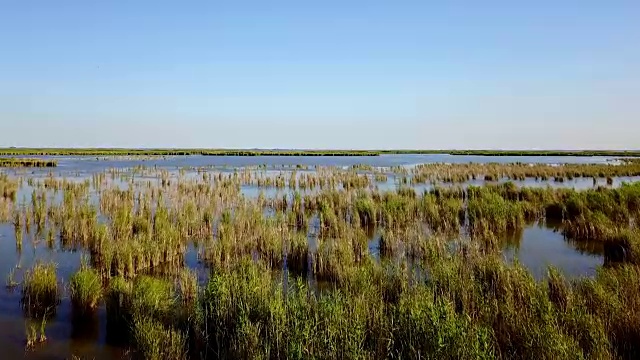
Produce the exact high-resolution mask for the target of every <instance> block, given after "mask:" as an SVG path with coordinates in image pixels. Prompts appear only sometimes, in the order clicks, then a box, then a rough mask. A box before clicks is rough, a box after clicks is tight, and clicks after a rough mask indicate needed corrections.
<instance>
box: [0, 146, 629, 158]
mask: <svg viewBox="0 0 640 360" xmlns="http://www.w3.org/2000/svg"><path fill="white" fill-rule="evenodd" d="M392 154H396V155H403V154H406V155H410V154H417V155H430V154H433V155H436V154H448V155H466V156H614V157H640V150H270V149H264V150H263V149H177V148H176V149H171V148H165V149H126V148H0V155H4V156H23V155H30V156H38V155H40V156H47V155H49V156H56V155H57V156H65V155H66V156H137V155H140V156H179V155H183V156H185V155H205V156H379V155H392Z"/></svg>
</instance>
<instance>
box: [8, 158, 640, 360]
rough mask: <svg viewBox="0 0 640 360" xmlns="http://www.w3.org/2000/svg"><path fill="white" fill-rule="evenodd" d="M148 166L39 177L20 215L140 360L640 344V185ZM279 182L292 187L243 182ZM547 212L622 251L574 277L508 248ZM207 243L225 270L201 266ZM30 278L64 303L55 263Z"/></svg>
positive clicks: (88, 307) (570, 232)
mask: <svg viewBox="0 0 640 360" xmlns="http://www.w3.org/2000/svg"><path fill="white" fill-rule="evenodd" d="M607 166H609V165H607ZM619 166H622V165H619ZM469 168H470V169H471V167H469ZM130 170H131V172H124V171H120V170H115V169H114V170H110V171H108V172H105V173H102V174H96V175H94V176H93V177H92V178H91V179H86V180H82V181H75V180H72V179H59V178H56V177H54V176H49V177H45V178H43V179H39V180H32V181H30V183H29V186H31V188H32V193H31V197H30V201H27V200H26V199H25V201H23V202H22V203H21V204H20V206H17V207H16V208H15V209H13V210H12V213H11V216H10V217H11V219H10V220H12V221H13V225H14V230H15V232H16V239H17V238H18V235H17V234H18V233H19V234H21V235H20V236H22V234H23V233H25V234H29V232H35V233H36V234H40V235H39V236H34V237H33V238H34V239H37V238H41V239H46V241H47V243H51V245H52V246H51V247H52V248H54V247H56V246H59V247H60V248H61V249H63V250H65V249H71V250H75V251H82V252H83V253H85V254H86V255H87V256H88V260H87V261H86V263H83V265H82V266H81V268H80V270H79V271H78V272H77V273H76V274H75V275H73V276H72V277H71V279H70V281H69V286H68V290H69V294H70V298H71V302H72V304H73V306H74V307H75V308H78V309H80V310H82V311H79V312H77V313H78V314H79V316H87V317H88V316H90V313H91V312H92V311H94V310H95V309H96V307H97V306H99V305H100V303H101V301H103V300H104V303H105V306H106V309H107V332H108V338H110V339H112V338H118V343H120V344H121V345H122V346H125V347H127V348H130V349H131V354H132V356H133V357H138V358H144V359H160V358H171V359H173V358H204V359H214V358H216V359H217V358H270V359H280V358H327V359H329V358H366V359H369V358H374V359H378V358H380V359H382V358H469V359H471V358H474V359H475V358H487V359H489V358H492V359H493V358H498V359H510V358H518V359H527V358H531V359H534V358H535V359H541V358H542V359H562V358H567V359H568V358H602V359H609V358H635V357H637V356H640V346H639V345H638V344H640V333H639V332H638V331H637V329H639V328H640V318H639V317H638V316H637V315H636V314H638V313H640V302H639V301H638V299H640V297H639V296H638V295H640V280H639V279H640V278H639V277H638V275H640V273H639V272H640V253H639V252H638V251H640V235H639V233H640V232H639V229H638V226H637V219H638V215H640V184H639V183H635V184H626V185H623V186H620V187H619V188H611V187H598V188H594V189H589V190H583V191H577V190H573V189H562V188H551V187H546V188H527V187H517V186H515V185H514V184H513V183H505V184H494V185H484V186H467V187H463V186H449V187H438V186H435V187H432V188H430V189H429V190H427V191H422V192H418V191H416V190H415V189H414V188H412V187H410V186H409V185H410V184H406V185H399V186H398V187H397V188H396V189H395V190H390V191H380V190H378V189H377V187H376V185H375V183H376V180H375V178H374V177H373V176H372V174H363V173H361V171H371V169H369V168H364V167H362V168H360V167H358V168H352V169H348V170H344V171H343V170H338V169H333V168H321V169H319V170H318V171H317V172H316V173H309V174H305V173H304V172H303V171H302V170H301V169H297V168H294V169H292V170H291V171H289V172H284V171H282V172H280V171H278V172H275V175H274V177H270V176H272V175H268V176H267V175H266V173H264V172H263V169H262V168H258V169H251V170H240V171H233V172H216V171H214V170H212V169H200V170H197V171H196V172H195V173H194V172H188V171H180V170H178V171H176V172H169V171H167V170H153V169H149V168H146V169H145V168H136V169H130ZM389 171H392V172H393V171H395V170H391V169H390V170H389ZM397 171H398V172H400V171H401V170H399V169H398V170H397ZM418 171H421V170H418ZM429 171H431V170H429ZM464 171H467V170H464ZM473 171H476V170H475V168H473ZM589 171H590V170H589ZM585 172H586V170H585ZM132 174H133V175H132ZM263 175H264V177H263ZM407 176H410V174H409V173H407ZM446 176H449V175H446ZM123 179H124V181H122V180H123ZM266 179H273V183H272V184H273V186H274V187H276V188H278V189H280V190H282V191H280V192H276V193H275V194H276V195H268V196H267V195H265V194H264V193H261V195H258V196H256V197H249V196H246V195H245V194H244V193H243V191H242V187H243V186H244V185H246V184H248V183H258V182H260V181H264V182H265V183H264V184H266V183H267V182H268V181H271V180H266ZM409 182H410V181H409ZM9 184H13V185H9ZM302 184H304V185H302ZM0 186H5V187H7V188H9V187H11V188H12V189H13V188H14V187H15V188H16V191H17V188H18V187H19V185H18V182H17V181H15V180H14V179H12V178H10V177H7V176H4V177H0ZM264 186H267V185H264ZM268 186H271V185H268ZM301 188H302V189H303V190H308V189H311V188H313V189H315V191H303V190H301ZM13 197H14V198H15V196H13ZM10 201H11V202H13V200H10ZM532 221H555V222H558V223H560V224H561V225H560V226H561V229H562V232H563V233H564V234H565V236H567V237H568V238H570V239H571V240H572V241H575V242H578V243H579V242H585V241H596V242H600V243H602V244H603V247H604V248H605V257H606V259H607V260H606V263H605V264H603V266H602V267H601V268H600V269H599V270H598V274H597V275H596V277H595V278H593V279H577V280H573V281H568V280H566V279H564V278H563V276H562V274H561V273H559V272H558V271H556V270H555V269H549V274H548V275H547V276H546V277H545V278H543V279H538V280H536V279H535V278H534V277H533V276H532V275H531V273H529V272H528V271H527V270H526V269H525V268H524V267H523V266H522V265H520V264H518V263H517V262H516V263H515V264H508V263H506V262H505V261H503V259H502V258H501V253H500V251H499V247H497V246H496V242H499V241H500V239H501V238H503V235H504V234H507V233H509V232H513V231H517V230H521V229H522V228H523V227H524V226H526V224H528V223H530V222H532ZM20 244H22V241H20ZM16 245H17V244H16ZM20 246H22V245H20ZM190 252H196V253H197V260H198V262H199V264H201V265H198V266H202V267H203V268H204V269H206V272H207V273H208V274H207V276H204V277H200V276H198V275H197V274H196V272H195V271H193V270H190V269H189V268H188V266H187V265H186V257H187V255H188V254H189V253H190ZM11 279H13V274H11ZM12 284H13V286H16V285H17V284H15V281H14V282H12ZM21 287H22V303H23V305H24V306H25V309H35V308H39V309H41V310H42V309H47V310H48V311H54V310H55V308H56V307H57V306H58V303H59V299H60V297H61V295H62V294H61V293H62V292H63V291H62V289H61V287H59V285H58V279H57V274H56V268H55V265H53V264H44V263H38V264H36V265H35V266H34V267H33V268H32V269H30V270H28V271H26V272H25V276H24V280H23V282H22V284H21ZM41 312H42V311H41Z"/></svg>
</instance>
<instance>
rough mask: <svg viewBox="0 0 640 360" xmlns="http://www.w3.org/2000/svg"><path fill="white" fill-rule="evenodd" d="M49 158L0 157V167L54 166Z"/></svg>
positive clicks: (55, 162)
mask: <svg viewBox="0 0 640 360" xmlns="http://www.w3.org/2000/svg"><path fill="white" fill-rule="evenodd" d="M56 166H58V162H57V161H55V160H51V159H25V158H0V167H56Z"/></svg>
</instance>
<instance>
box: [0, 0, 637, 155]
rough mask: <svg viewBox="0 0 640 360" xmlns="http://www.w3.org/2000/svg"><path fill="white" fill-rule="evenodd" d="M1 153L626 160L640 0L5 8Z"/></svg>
mask: <svg viewBox="0 0 640 360" xmlns="http://www.w3.org/2000/svg"><path fill="white" fill-rule="evenodd" d="M444 3H446V5H443V4H444ZM525 3H526V5H525ZM0 146H88V147H94V146H101V147H102V146H107V147H111V146H113V147H154V146H160V147H208V148H221V147H243V148H253V147H260V148H427V149H432V148H491V149H494V148H517V149H531V148H541V149H545V148H562V149H575V148H593V149H597V148H635V149H637V148H640V1H638V0H633V1H616V0H611V1H604V0H564V1H557V0H554V1H550V0H538V1H490V0H488V1H464V2H463V1H427V0H415V1H402V0H393V1H392V0H385V1H375V0H339V1H334V0H323V1H301V0H296V1H294V0H287V1H278V0H270V1H265V0H260V1H242V0H237V1H177V0H173V1H161V0H154V1H147V0H135V1H132V0H130V1H91V0H79V1H64V0H56V1H51V0H41V1H29V0H0Z"/></svg>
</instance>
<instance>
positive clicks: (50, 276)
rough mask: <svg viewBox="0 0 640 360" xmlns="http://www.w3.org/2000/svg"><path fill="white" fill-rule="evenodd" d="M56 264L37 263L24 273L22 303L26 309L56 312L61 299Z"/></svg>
mask: <svg viewBox="0 0 640 360" xmlns="http://www.w3.org/2000/svg"><path fill="white" fill-rule="evenodd" d="M56 267H57V266H56V264H54V263H40V262H38V263H36V264H35V265H34V266H33V267H32V268H31V269H29V270H27V271H26V272H25V274H24V280H23V282H22V299H21V303H22V306H23V308H24V309H25V311H27V312H32V311H33V312H34V313H35V314H42V313H43V312H54V311H55V307H56V306H57V305H58V303H59V301H60V292H59V290H58V279H57V276H56Z"/></svg>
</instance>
